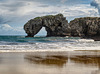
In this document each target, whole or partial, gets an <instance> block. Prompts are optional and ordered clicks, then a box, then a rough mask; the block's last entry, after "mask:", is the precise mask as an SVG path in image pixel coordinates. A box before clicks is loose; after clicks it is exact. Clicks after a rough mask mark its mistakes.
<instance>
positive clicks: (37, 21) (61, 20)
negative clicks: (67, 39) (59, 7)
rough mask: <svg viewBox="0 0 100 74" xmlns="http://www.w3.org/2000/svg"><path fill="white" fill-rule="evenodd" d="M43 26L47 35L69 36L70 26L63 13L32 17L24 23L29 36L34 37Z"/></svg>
mask: <svg viewBox="0 0 100 74" xmlns="http://www.w3.org/2000/svg"><path fill="white" fill-rule="evenodd" d="M42 27H45V29H46V31H47V36H49V37H50V36H69V35H70V32H71V31H70V26H69V24H68V21H67V20H66V17H64V16H63V15H62V14H57V15H55V16H53V15H48V16H43V17H36V18H34V19H31V20H30V21H28V22H27V23H26V24H25V25H24V30H25V31H26V33H27V37H34V35H36V34H37V33H38V32H39V31H40V30H41V28H42Z"/></svg>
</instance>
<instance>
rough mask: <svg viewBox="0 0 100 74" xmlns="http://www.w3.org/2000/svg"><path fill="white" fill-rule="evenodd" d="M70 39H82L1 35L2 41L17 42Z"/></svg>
mask: <svg viewBox="0 0 100 74" xmlns="http://www.w3.org/2000/svg"><path fill="white" fill-rule="evenodd" d="M68 39H80V38H79V37H69V38H67V37H43V36H37V37H29V38H26V37H25V36H0V42H15V43H16V42H17V43H30V42H33V43H36V42H43V43H44V42H47V43H48V42H64V41H69V42H70V41H71V40H68Z"/></svg>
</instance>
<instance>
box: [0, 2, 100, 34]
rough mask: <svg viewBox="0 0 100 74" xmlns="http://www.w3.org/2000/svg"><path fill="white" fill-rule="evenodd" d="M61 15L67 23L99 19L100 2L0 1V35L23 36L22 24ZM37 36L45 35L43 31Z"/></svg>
mask: <svg viewBox="0 0 100 74" xmlns="http://www.w3.org/2000/svg"><path fill="white" fill-rule="evenodd" d="M58 13H62V14H63V15H64V16H65V17H66V19H67V20H68V21H70V20H72V19H74V18H78V17H99V15H100V0H0V35H25V32H24V30H23V26H24V24H25V23H26V22H27V21H28V20H30V19H33V18H34V17H37V16H44V15H54V14H58ZM39 34H41V35H42V34H46V32H45V30H44V29H42V31H41V32H40V33H39Z"/></svg>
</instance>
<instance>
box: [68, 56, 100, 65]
mask: <svg viewBox="0 0 100 74" xmlns="http://www.w3.org/2000/svg"><path fill="white" fill-rule="evenodd" d="M70 59H71V60H72V61H74V62H75V63H81V64H92V65H97V66H98V67H100V56H96V55H94V56H89V55H88V56H87V55H83V56H75V57H71V58H70Z"/></svg>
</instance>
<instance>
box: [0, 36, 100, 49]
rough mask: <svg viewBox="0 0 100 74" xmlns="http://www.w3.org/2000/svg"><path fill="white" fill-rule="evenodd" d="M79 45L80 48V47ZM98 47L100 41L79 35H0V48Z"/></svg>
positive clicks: (99, 46) (99, 47)
mask: <svg viewBox="0 0 100 74" xmlns="http://www.w3.org/2000/svg"><path fill="white" fill-rule="evenodd" d="M80 47H81V48H80ZM88 47H89V48H90V49H97V48H98V49H100V42H99V41H93V40H91V39H80V38H79V37H43V36H37V37H30V38H26V37H25V36H0V50H15V49H18V50H19V49H20V50H21V49H24V50H29V49H30V50H37V49H38V50H39V49H46V50H48V49H65V50H67V49H76V48H77V49H79V50H80V49H85V48H86V49H87V48H88Z"/></svg>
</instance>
